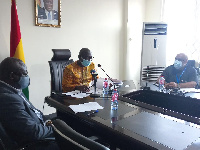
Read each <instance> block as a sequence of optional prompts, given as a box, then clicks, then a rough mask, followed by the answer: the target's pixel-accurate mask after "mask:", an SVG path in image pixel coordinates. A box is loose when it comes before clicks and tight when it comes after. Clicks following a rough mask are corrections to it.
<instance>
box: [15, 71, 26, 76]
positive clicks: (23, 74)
mask: <svg viewBox="0 0 200 150" xmlns="http://www.w3.org/2000/svg"><path fill="white" fill-rule="evenodd" d="M11 73H13V74H15V75H17V76H20V77H27V76H28V71H26V72H23V73H20V72H11Z"/></svg>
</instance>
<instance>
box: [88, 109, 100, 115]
mask: <svg viewBox="0 0 200 150" xmlns="http://www.w3.org/2000/svg"><path fill="white" fill-rule="evenodd" d="M98 112H99V111H98V110H95V111H92V112H90V113H88V114H87V115H88V116H91V115H93V114H95V113H98Z"/></svg>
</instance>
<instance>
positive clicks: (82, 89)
mask: <svg viewBox="0 0 200 150" xmlns="http://www.w3.org/2000/svg"><path fill="white" fill-rule="evenodd" d="M75 90H79V91H81V92H89V91H90V89H89V88H88V87H87V86H86V85H82V86H76V88H75Z"/></svg>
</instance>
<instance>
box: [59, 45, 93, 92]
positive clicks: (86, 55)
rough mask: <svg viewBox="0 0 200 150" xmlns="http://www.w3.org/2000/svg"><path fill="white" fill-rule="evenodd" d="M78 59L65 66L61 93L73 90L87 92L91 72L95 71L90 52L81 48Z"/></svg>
mask: <svg viewBox="0 0 200 150" xmlns="http://www.w3.org/2000/svg"><path fill="white" fill-rule="evenodd" d="M78 58H79V60H77V61H75V62H74V63H72V64H70V65H68V66H66V68H65V69H64V72H63V80H62V90H63V92H70V91H74V90H80V91H82V92H86V91H88V90H89V88H88V87H89V84H90V82H91V81H92V75H91V70H93V69H95V65H94V63H93V62H92V54H91V51H90V50H89V49H88V48H82V49H81V50H80V52H79V55H78Z"/></svg>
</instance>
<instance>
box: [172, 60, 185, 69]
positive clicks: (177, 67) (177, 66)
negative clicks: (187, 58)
mask: <svg viewBox="0 0 200 150" xmlns="http://www.w3.org/2000/svg"><path fill="white" fill-rule="evenodd" d="M182 66H183V64H182V61H178V60H175V61H174V68H176V69H180V68H181V67H182Z"/></svg>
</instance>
